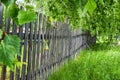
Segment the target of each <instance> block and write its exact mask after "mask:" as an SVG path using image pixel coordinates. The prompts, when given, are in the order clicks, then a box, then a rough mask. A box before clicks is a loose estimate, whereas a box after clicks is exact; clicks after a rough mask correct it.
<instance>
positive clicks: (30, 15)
mask: <svg viewBox="0 0 120 80" xmlns="http://www.w3.org/2000/svg"><path fill="white" fill-rule="evenodd" d="M36 17H37V15H36V13H35V12H34V11H33V10H26V11H23V10H20V11H19V13H18V21H19V24H20V25H21V24H25V23H29V22H32V21H35V19H36Z"/></svg>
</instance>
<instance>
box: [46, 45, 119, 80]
mask: <svg viewBox="0 0 120 80" xmlns="http://www.w3.org/2000/svg"><path fill="white" fill-rule="evenodd" d="M91 48H92V49H91V50H84V51H82V52H81V53H80V55H79V56H78V57H77V58H76V59H74V60H71V61H70V62H68V64H66V65H64V66H63V67H61V69H60V70H59V71H57V72H55V73H53V74H52V75H51V76H50V77H49V78H48V80H120V47H119V46H114V45H106V44H96V45H94V46H92V47H91Z"/></svg>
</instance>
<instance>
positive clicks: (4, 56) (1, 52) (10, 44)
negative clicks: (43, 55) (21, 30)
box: [0, 34, 20, 69]
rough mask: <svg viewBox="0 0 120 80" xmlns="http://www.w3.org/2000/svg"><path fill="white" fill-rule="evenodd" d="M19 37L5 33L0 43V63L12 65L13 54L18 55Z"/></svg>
mask: <svg viewBox="0 0 120 80" xmlns="http://www.w3.org/2000/svg"><path fill="white" fill-rule="evenodd" d="M19 50H20V39H19V38H18V37H17V36H16V35H7V34H6V36H5V37H4V39H3V40H1V43H0V64H4V65H7V66H8V67H10V68H11V69H13V67H14V64H13V63H14V60H15V56H17V55H20V54H19V53H20V52H19Z"/></svg>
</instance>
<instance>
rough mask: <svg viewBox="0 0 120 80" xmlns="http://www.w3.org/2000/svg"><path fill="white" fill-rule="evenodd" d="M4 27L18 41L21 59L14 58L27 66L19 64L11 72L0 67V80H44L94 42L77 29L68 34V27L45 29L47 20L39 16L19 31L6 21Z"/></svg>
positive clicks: (13, 24) (58, 26)
mask: <svg viewBox="0 0 120 80" xmlns="http://www.w3.org/2000/svg"><path fill="white" fill-rule="evenodd" d="M0 16H1V13H0ZM0 20H1V19H0ZM5 25H6V26H5V27H3V28H5V30H6V32H7V33H8V34H12V35H18V36H19V37H20V39H21V43H20V44H21V46H20V53H21V56H17V58H18V60H19V61H21V62H26V63H27V65H26V64H22V67H21V68H15V71H14V72H13V71H10V70H9V69H8V68H7V67H6V66H4V65H2V66H0V80H46V78H47V77H48V76H49V75H50V74H52V73H53V72H55V71H56V70H58V69H59V68H60V67H61V66H62V65H64V64H65V63H66V62H67V61H68V60H69V59H70V58H74V57H75V56H76V55H77V54H78V53H79V52H80V50H82V49H84V48H85V47H86V46H88V45H90V44H93V43H94V42H95V38H93V37H91V36H90V34H89V33H88V34H87V33H86V34H82V31H81V29H77V30H72V29H71V28H70V26H69V24H68V23H61V22H57V23H56V25H54V26H53V25H48V21H47V17H46V16H44V15H42V14H39V15H38V18H37V20H36V21H35V22H31V23H27V24H24V25H22V26H19V27H18V26H17V25H16V24H15V23H14V22H13V21H12V20H11V19H10V18H9V19H7V20H6V23H5Z"/></svg>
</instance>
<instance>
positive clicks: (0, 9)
mask: <svg viewBox="0 0 120 80" xmlns="http://www.w3.org/2000/svg"><path fill="white" fill-rule="evenodd" d="M3 11H4V5H3V4H1V3H0V29H1V28H2V22H3Z"/></svg>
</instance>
